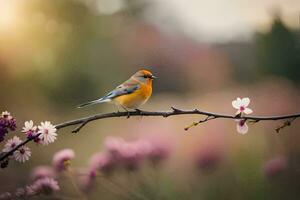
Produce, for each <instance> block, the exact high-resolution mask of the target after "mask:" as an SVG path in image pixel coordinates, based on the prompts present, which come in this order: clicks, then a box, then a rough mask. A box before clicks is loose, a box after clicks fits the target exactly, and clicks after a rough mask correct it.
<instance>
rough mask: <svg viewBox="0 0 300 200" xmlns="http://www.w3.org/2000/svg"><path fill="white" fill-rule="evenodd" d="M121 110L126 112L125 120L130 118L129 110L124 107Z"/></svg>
mask: <svg viewBox="0 0 300 200" xmlns="http://www.w3.org/2000/svg"><path fill="white" fill-rule="evenodd" d="M122 108H123V109H124V110H125V111H126V112H127V119H128V118H129V117H130V112H129V110H127V109H126V108H125V107H124V106H122Z"/></svg>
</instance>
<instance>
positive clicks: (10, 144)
mask: <svg viewBox="0 0 300 200" xmlns="http://www.w3.org/2000/svg"><path fill="white" fill-rule="evenodd" d="M21 142H22V140H20V138H19V137H18V136H14V137H13V138H12V139H9V140H7V142H6V143H5V145H4V149H3V150H2V151H3V152H9V151H10V150H12V149H13V148H15V147H16V146H18V145H19V144H20V143H21Z"/></svg>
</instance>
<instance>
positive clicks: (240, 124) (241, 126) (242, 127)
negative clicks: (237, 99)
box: [236, 119, 249, 135]
mask: <svg viewBox="0 0 300 200" xmlns="http://www.w3.org/2000/svg"><path fill="white" fill-rule="evenodd" d="M236 122H237V124H236V130H237V132H238V133H240V134H242V135H244V134H246V133H247V132H248V130H249V127H248V125H247V123H246V120H245V119H238V120H236Z"/></svg>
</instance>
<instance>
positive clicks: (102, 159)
mask: <svg viewBox="0 0 300 200" xmlns="http://www.w3.org/2000/svg"><path fill="white" fill-rule="evenodd" d="M89 168H90V171H91V172H93V171H97V170H100V171H101V172H103V173H106V174H107V173H109V172H111V171H112V170H113V169H114V168H115V161H114V159H113V158H112V156H111V155H110V154H108V153H97V154H94V155H93V156H92V157H91V159H90V162H89Z"/></svg>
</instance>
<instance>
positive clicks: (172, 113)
mask: <svg viewBox="0 0 300 200" xmlns="http://www.w3.org/2000/svg"><path fill="white" fill-rule="evenodd" d="M176 115H202V116H206V118H205V119H204V120H200V121H198V122H194V123H193V124H192V125H191V126H188V127H186V128H185V130H188V129H189V128H191V127H193V126H196V125H198V124H200V123H204V122H207V121H209V120H212V119H217V118H223V119H245V120H249V121H252V122H259V121H275V120H285V119H286V120H289V121H288V122H289V124H290V123H291V122H292V121H293V120H294V119H296V118H299V117H300V113H296V114H291V115H279V116H239V115H227V114H221V113H213V112H207V111H201V110H198V109H193V110H181V109H178V108H175V107H171V111H143V110H136V111H130V112H112V113H102V114H96V115H92V116H88V117H84V118H80V119H75V120H71V121H67V122H63V123H60V124H57V125H55V127H56V129H58V130H59V129H62V128H65V127H69V126H74V125H79V126H78V127H77V128H76V129H74V130H73V131H72V132H73V133H77V132H79V131H80V130H81V129H82V128H83V127H84V126H85V125H87V124H88V123H90V122H92V121H95V120H100V119H105V118H115V117H127V118H128V117H129V116H161V117H165V118H166V117H170V116H176ZM291 119H293V120H291ZM285 126H287V125H285ZM285 126H283V127H282V128H284V127H285ZM282 128H280V129H282ZM39 135H40V134H38V135H36V136H35V137H32V138H29V139H27V140H25V141H23V142H22V143H21V144H19V145H17V146H16V147H15V148H13V149H12V150H11V151H9V152H6V153H3V154H1V155H0V162H2V161H4V160H5V159H7V158H8V157H9V156H10V155H12V154H13V153H14V152H15V151H16V150H17V149H18V148H20V147H21V146H23V145H25V144H27V143H28V142H30V141H32V140H34V139H35V138H37V137H38V136H39Z"/></svg>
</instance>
